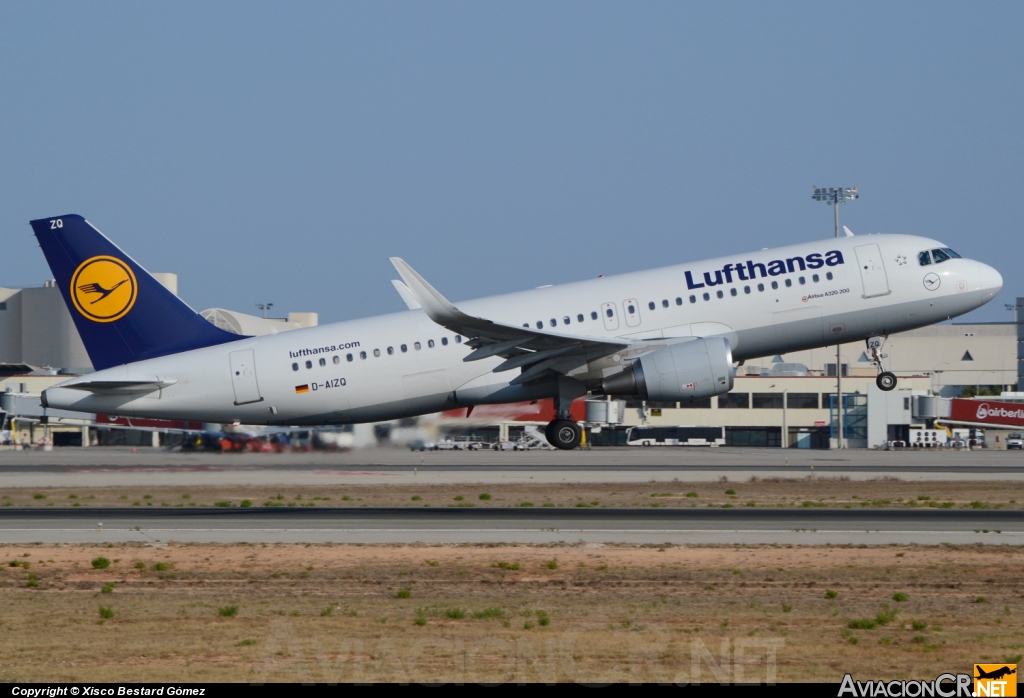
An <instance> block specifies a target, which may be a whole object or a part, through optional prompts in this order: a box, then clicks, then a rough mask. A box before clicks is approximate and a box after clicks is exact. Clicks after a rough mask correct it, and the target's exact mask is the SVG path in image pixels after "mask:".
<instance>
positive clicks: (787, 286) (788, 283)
mask: <svg viewBox="0 0 1024 698" xmlns="http://www.w3.org/2000/svg"><path fill="white" fill-rule="evenodd" d="M792 285H793V279H786V288H789V287H790V286H792Z"/></svg>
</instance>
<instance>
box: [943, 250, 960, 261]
mask: <svg viewBox="0 0 1024 698" xmlns="http://www.w3.org/2000/svg"><path fill="white" fill-rule="evenodd" d="M942 251H943V252H945V253H946V254H948V255H949V256H950V257H952V258H954V259H961V257H960V255H958V254H957V253H956V252H954V251H953V250H951V249H949V248H948V247H943V248H942Z"/></svg>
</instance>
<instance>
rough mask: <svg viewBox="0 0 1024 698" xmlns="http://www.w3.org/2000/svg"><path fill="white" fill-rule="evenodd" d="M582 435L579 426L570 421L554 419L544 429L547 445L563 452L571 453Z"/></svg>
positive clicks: (578, 443)
mask: <svg viewBox="0 0 1024 698" xmlns="http://www.w3.org/2000/svg"><path fill="white" fill-rule="evenodd" d="M582 433H583V432H582V431H581V430H580V427H579V425H578V424H576V422H574V421H572V420H571V419H556V420H555V421H553V422H551V423H550V424H548V425H547V427H546V428H545V429H544V435H545V436H546V437H547V439H548V443H549V444H551V445H552V446H554V447H555V448H558V449H561V450H563V451H571V450H573V449H574V448H576V447H577V446H579V445H580V435H581V434H582Z"/></svg>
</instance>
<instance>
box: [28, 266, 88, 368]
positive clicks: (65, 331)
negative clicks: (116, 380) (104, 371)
mask: <svg viewBox="0 0 1024 698" xmlns="http://www.w3.org/2000/svg"><path fill="white" fill-rule="evenodd" d="M20 295H21V298H22V308H21V312H22V323H21V357H22V358H21V360H22V361H24V362H25V363H27V364H31V365H33V366H52V367H54V368H60V369H64V370H65V371H67V372H70V373H85V372H88V371H91V370H92V361H90V360H89V354H88V353H87V352H86V351H85V345H84V344H82V339H81V337H79V336H78V330H77V329H76V328H75V323H74V321H73V320H72V319H71V313H69V312H68V308H67V305H65V304H64V298H63V296H61V294H60V290H59V289H57V287H56V286H52V285H51V286H44V287H42V288H25V289H22V290H21V294H20Z"/></svg>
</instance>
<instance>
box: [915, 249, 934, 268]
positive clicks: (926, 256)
mask: <svg viewBox="0 0 1024 698" xmlns="http://www.w3.org/2000/svg"><path fill="white" fill-rule="evenodd" d="M917 261H918V262H919V263H920V264H921V266H922V267H926V266H928V265H929V264H931V263H932V253H931V252H929V251H928V250H925V251H924V252H922V253H920V254H919V255H917Z"/></svg>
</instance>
